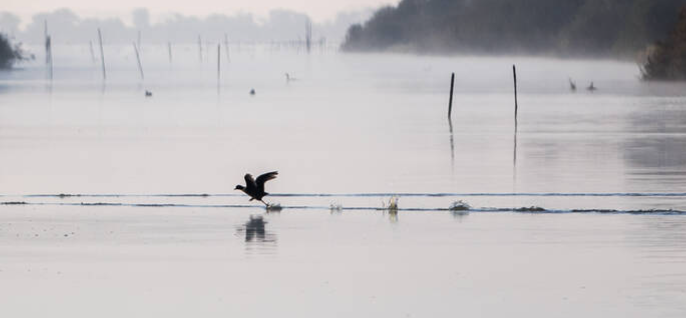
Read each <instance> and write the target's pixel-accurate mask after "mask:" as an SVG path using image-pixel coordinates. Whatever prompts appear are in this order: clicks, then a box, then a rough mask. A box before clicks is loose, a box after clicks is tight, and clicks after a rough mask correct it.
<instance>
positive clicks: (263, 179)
mask: <svg viewBox="0 0 686 318" xmlns="http://www.w3.org/2000/svg"><path fill="white" fill-rule="evenodd" d="M277 174H279V172H278V171H272V172H267V173H265V174H262V175H260V176H259V177H257V181H254V182H255V183H256V185H257V187H258V188H260V189H264V183H265V182H267V181H269V180H271V179H276V175H277ZM246 178H247V177H246ZM251 178H252V176H251ZM246 182H247V179H246Z"/></svg>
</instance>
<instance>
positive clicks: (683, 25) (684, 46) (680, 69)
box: [641, 6, 686, 81]
mask: <svg viewBox="0 0 686 318" xmlns="http://www.w3.org/2000/svg"><path fill="white" fill-rule="evenodd" d="M641 73H642V74H643V79H644V80H670V81H685V80H686V6H685V7H683V8H681V11H680V12H679V20H678V22H677V24H676V26H675V27H674V29H673V30H672V32H671V33H670V35H669V38H667V40H665V41H659V42H657V43H656V44H655V45H653V46H652V47H650V48H649V49H648V52H647V53H646V60H645V62H644V63H643V66H642V67H641Z"/></svg>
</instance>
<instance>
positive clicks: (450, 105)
mask: <svg viewBox="0 0 686 318" xmlns="http://www.w3.org/2000/svg"><path fill="white" fill-rule="evenodd" d="M512 78H513V82H514V153H513V169H514V172H513V176H514V178H516V166H517V126H518V122H517V113H518V111H519V105H518V101H517V67H516V66H515V65H512ZM454 87H455V73H452V75H451V76H450V98H449V100H448V125H449V127H450V150H451V159H452V162H453V165H454V161H455V147H454V144H453V123H452V111H453V91H454Z"/></svg>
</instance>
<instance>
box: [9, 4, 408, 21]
mask: <svg viewBox="0 0 686 318" xmlns="http://www.w3.org/2000/svg"><path fill="white" fill-rule="evenodd" d="M2 2H3V4H2V6H1V7H0V11H7V12H11V13H14V14H16V15H18V16H20V17H21V18H22V24H26V23H28V22H29V21H28V20H29V19H30V18H31V16H32V15H33V14H35V13H39V12H48V11H54V10H55V9H60V8H68V9H71V10H72V11H74V12H75V13H76V14H77V15H79V16H81V17H98V18H106V17H117V18H121V19H122V20H123V21H127V22H128V21H130V19H131V11H132V10H133V9H135V8H147V9H149V10H150V14H151V20H152V22H153V23H154V22H155V21H159V20H160V19H164V18H165V17H167V16H169V15H170V14H174V13H180V14H183V15H194V16H199V17H205V16H207V15H210V14H212V13H219V14H225V15H231V14H233V13H237V12H246V13H253V14H256V15H258V16H266V13H267V12H268V11H269V10H271V9H289V10H292V11H297V12H302V13H306V14H308V15H309V16H310V17H311V18H312V19H314V20H315V22H324V21H326V20H330V19H333V18H334V17H335V15H336V13H338V12H340V11H351V10H359V9H365V8H370V7H371V8H375V7H379V6H381V5H386V4H392V5H395V4H397V3H398V2H399V0H243V1H236V0H233V1H231V0H224V1H217V0H190V1H189V0H105V1H103V0H58V1H55V0H2Z"/></svg>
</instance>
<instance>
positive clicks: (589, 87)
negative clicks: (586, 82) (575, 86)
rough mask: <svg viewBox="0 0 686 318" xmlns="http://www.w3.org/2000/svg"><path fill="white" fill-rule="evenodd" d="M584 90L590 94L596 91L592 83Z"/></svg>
mask: <svg viewBox="0 0 686 318" xmlns="http://www.w3.org/2000/svg"><path fill="white" fill-rule="evenodd" d="M586 89H587V90H589V91H591V92H592V91H595V90H597V89H598V88H596V87H595V86H594V85H593V82H591V85H590V86H588V88H586Z"/></svg>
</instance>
